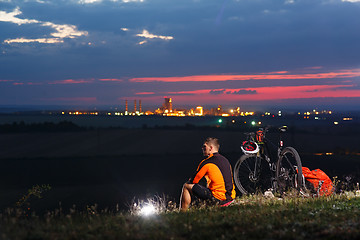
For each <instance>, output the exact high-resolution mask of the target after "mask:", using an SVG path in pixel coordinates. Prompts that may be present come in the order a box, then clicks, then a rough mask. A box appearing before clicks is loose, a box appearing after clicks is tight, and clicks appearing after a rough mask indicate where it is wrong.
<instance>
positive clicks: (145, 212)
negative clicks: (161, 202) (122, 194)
mask: <svg viewBox="0 0 360 240" xmlns="http://www.w3.org/2000/svg"><path fill="white" fill-rule="evenodd" d="M139 214H140V215H141V216H145V217H147V216H151V215H154V214H156V208H155V206H154V205H152V204H150V203H149V204H146V205H144V206H143V207H142V208H141V209H140V212H139Z"/></svg>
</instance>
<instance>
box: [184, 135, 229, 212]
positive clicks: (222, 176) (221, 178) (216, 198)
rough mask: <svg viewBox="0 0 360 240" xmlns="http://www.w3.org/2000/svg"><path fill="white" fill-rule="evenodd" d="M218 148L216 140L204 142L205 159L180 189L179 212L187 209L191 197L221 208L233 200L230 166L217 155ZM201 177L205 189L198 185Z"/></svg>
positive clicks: (210, 139) (211, 139) (209, 139)
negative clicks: (205, 182)
mask: <svg viewBox="0 0 360 240" xmlns="http://www.w3.org/2000/svg"><path fill="white" fill-rule="evenodd" d="M219 148H220V145H219V140H218V139H216V138H207V139H206V140H205V142H204V145H203V146H202V151H203V154H204V156H205V157H206V158H205V159H204V160H202V161H201V162H200V164H199V166H198V168H197V170H196V173H195V175H194V177H192V178H190V180H189V181H188V182H187V183H185V184H184V186H183V188H182V193H181V197H180V210H181V211H186V210H187V209H188V208H189V205H190V203H191V197H192V195H195V196H196V197H198V198H200V199H203V200H210V201H212V202H214V203H217V204H220V205H223V206H227V205H228V204H230V203H231V202H232V201H233V199H234V198H235V195H236V192H235V186H234V182H233V177H232V170H231V165H230V163H229V161H228V160H227V159H226V158H225V157H224V156H222V155H220V154H219V153H218V151H219ZM203 177H205V179H206V181H207V187H204V186H202V185H200V184H199V181H200V179H202V178H203Z"/></svg>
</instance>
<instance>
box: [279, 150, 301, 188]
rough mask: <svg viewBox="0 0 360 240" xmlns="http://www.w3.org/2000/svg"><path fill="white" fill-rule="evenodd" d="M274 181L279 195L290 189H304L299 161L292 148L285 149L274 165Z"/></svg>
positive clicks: (297, 154) (296, 153)
mask: <svg viewBox="0 0 360 240" xmlns="http://www.w3.org/2000/svg"><path fill="white" fill-rule="evenodd" d="M276 180H277V187H278V190H279V192H280V193H281V194H282V193H284V192H287V191H289V190H292V189H296V190H298V191H300V190H301V189H303V188H304V184H305V183H304V180H303V176H302V164H301V159H300V156H299V153H298V152H297V151H296V150H295V149H294V148H292V147H286V148H284V149H283V150H282V151H281V153H280V158H279V160H278V162H277V164H276Z"/></svg>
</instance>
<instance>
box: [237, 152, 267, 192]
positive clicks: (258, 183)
mask: <svg viewBox="0 0 360 240" xmlns="http://www.w3.org/2000/svg"><path fill="white" fill-rule="evenodd" d="M256 163H257V164H258V168H257V169H258V171H257V173H254V170H255V164H256ZM271 176H272V173H271V170H270V166H269V163H268V162H267V161H266V160H265V159H264V158H262V157H260V156H257V155H242V156H241V157H240V158H239V160H238V161H237V162H236V164H235V167H234V181H235V185H236V187H237V189H238V190H239V191H240V192H241V193H242V194H244V195H248V194H254V193H258V192H262V193H263V192H265V191H266V190H268V189H270V188H271Z"/></svg>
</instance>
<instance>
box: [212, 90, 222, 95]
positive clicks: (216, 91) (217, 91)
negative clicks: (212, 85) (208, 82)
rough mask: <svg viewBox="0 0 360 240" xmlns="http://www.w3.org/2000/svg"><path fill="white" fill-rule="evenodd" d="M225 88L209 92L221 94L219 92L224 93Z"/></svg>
mask: <svg viewBox="0 0 360 240" xmlns="http://www.w3.org/2000/svg"><path fill="white" fill-rule="evenodd" d="M224 92H225V89H221V90H211V91H210V92H209V93H210V94H212V95H219V94H224Z"/></svg>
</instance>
